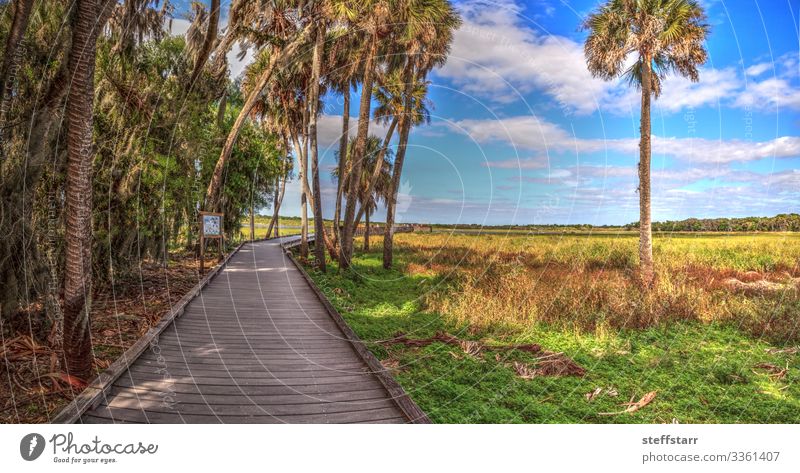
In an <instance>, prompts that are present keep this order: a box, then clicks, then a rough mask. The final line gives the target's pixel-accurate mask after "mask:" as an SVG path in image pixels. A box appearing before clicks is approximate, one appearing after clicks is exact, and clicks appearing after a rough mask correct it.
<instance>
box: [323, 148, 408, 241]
mask: <svg viewBox="0 0 800 473" xmlns="http://www.w3.org/2000/svg"><path fill="white" fill-rule="evenodd" d="M357 139H358V138H357V137H353V138H351V139H350V140H349V141H348V147H347V151H348V153H353V150H354V149H355V143H356V140H357ZM392 154H393V153H392V150H390V149H389V150H387V149H386V147H385V146H384V143H383V140H381V139H380V138H379V137H377V136H375V135H370V136H369V137H367V145H366V147H365V151H364V166H362V168H361V177H360V179H359V180H358V186H356V187H355V188H354V187H353V185H352V177H353V176H354V175H353V174H352V173H351V172H350V170H349V169H345V171H343V172H342V173H340V172H339V169H338V168H336V169H334V170H333V172H332V173H331V174H332V176H333V178H334V179H336V180H337V182H341V184H342V187H343V188H344V189H345V191H346V192H351V191H353V190H354V189H355V192H356V193H357V194H358V200H359V203H360V205H361V209H362V210H363V211H364V212H365V214H364V215H365V217H366V219H365V225H366V230H365V232H364V250H369V233H370V227H369V225H370V224H369V217H370V215H372V213H373V212H374V211H375V210H377V208H378V204H379V203H380V202H381V201H384V202H385V201H386V197H387V196H388V191H389V183H390V181H391V177H392ZM334 156H335V159H336V161H337V162H339V163H341V162H342V161H345V162H347V163H348V166H349V165H351V164H352V159H347V157H346V156H345V159H344V160H342V157H341V154H339V152H338V151H336V152H335V153H334ZM375 167H378V168H379V169H380V170H381V171H380V174H379V176H378V179H377V182H376V183H375V184H374V185H372V186H371V187H370V185H369V183H370V181H372V177H373V176H372V171H371V169H372V168H375ZM342 175H343V176H344V179H340V178H339V177H340V176H342Z"/></svg>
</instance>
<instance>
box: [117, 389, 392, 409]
mask: <svg viewBox="0 0 800 473" xmlns="http://www.w3.org/2000/svg"><path fill="white" fill-rule="evenodd" d="M111 394H112V395H113V396H115V397H132V398H136V399H146V400H153V401H161V402H163V401H164V399H165V397H164V395H163V393H159V392H156V391H148V390H145V389H140V388H114V389H113V390H112V391H111ZM173 398H174V401H175V402H178V403H194V404H204V403H208V404H212V405H217V404H256V405H273V404H281V405H290V404H306V403H312V404H313V403H325V402H328V403H331V402H350V401H361V400H370V399H386V390H385V389H383V387H382V386H381V387H377V388H373V389H365V390H361V391H344V392H336V393H321V394H300V393H294V394H275V395H271V396H264V395H259V394H253V395H250V396H245V395H241V394H194V393H175V394H174V395H173Z"/></svg>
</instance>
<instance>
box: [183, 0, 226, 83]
mask: <svg viewBox="0 0 800 473" xmlns="http://www.w3.org/2000/svg"><path fill="white" fill-rule="evenodd" d="M217 25H219V0H211V11H210V12H209V17H208V29H207V30H206V37H205V39H204V40H203V46H202V47H201V48H200V51H199V52H198V54H197V59H196V60H195V62H194V68H193V69H192V75H191V77H190V78H189V82H188V83H187V84H186V89H187V90H191V89H192V87H194V82H195V81H196V80H197V78H198V77H200V72H202V70H203V66H205V64H206V61H208V57H209V56H210V55H211V49H212V48H213V47H214V41H216V40H217Z"/></svg>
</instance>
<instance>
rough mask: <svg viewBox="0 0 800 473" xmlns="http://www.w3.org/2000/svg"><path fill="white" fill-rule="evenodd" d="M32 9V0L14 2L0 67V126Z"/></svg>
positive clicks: (5, 113) (3, 122)
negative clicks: (12, 15)
mask: <svg viewBox="0 0 800 473" xmlns="http://www.w3.org/2000/svg"><path fill="white" fill-rule="evenodd" d="M32 9H33V0H17V1H15V2H14V19H13V20H12V22H11V30H10V31H9V33H8V37H7V38H6V46H5V49H4V51H3V63H2V65H0V126H2V125H5V122H6V115H7V114H8V109H9V107H10V106H11V105H10V102H11V94H12V89H13V86H14V79H15V78H16V75H17V69H18V63H19V58H20V55H21V54H20V51H19V50H18V49H19V45H20V43H21V42H22V38H23V37H24V36H25V30H27V29H28V20H29V19H30V16H31V10H32ZM2 132H3V128H2V127H0V135H1V134H2Z"/></svg>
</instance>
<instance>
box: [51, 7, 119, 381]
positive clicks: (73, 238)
mask: <svg viewBox="0 0 800 473" xmlns="http://www.w3.org/2000/svg"><path fill="white" fill-rule="evenodd" d="M113 3H114V2H113V1H112V0H78V1H77V3H76V7H75V11H74V13H73V15H74V16H73V28H72V46H71V49H70V53H69V75H70V78H71V84H70V87H69V91H68V93H67V117H68V124H69V126H68V128H67V155H68V158H67V182H66V192H65V200H66V205H65V209H64V210H65V215H66V216H67V218H66V228H65V232H64V236H65V255H66V259H65V270H64V303H63V304H64V307H63V314H64V330H63V333H64V362H65V368H66V370H67V372H68V373H69V374H71V375H73V376H75V377H78V378H80V379H84V380H88V379H89V378H91V377H92V374H93V372H94V370H93V361H92V352H91V349H92V342H91V337H90V335H89V328H90V323H89V312H90V310H91V298H90V295H91V288H92V163H93V158H94V153H93V150H92V145H93V143H92V132H93V126H94V122H93V115H92V113H93V108H94V68H95V51H96V48H97V37H98V36H99V34H100V31H101V27H102V24H100V22H99V21H98V20H100V19H101V18H103V17H104V16H105V15H104V14H103V13H104V12H106V11H107V9H110V8H112V7H113Z"/></svg>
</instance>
